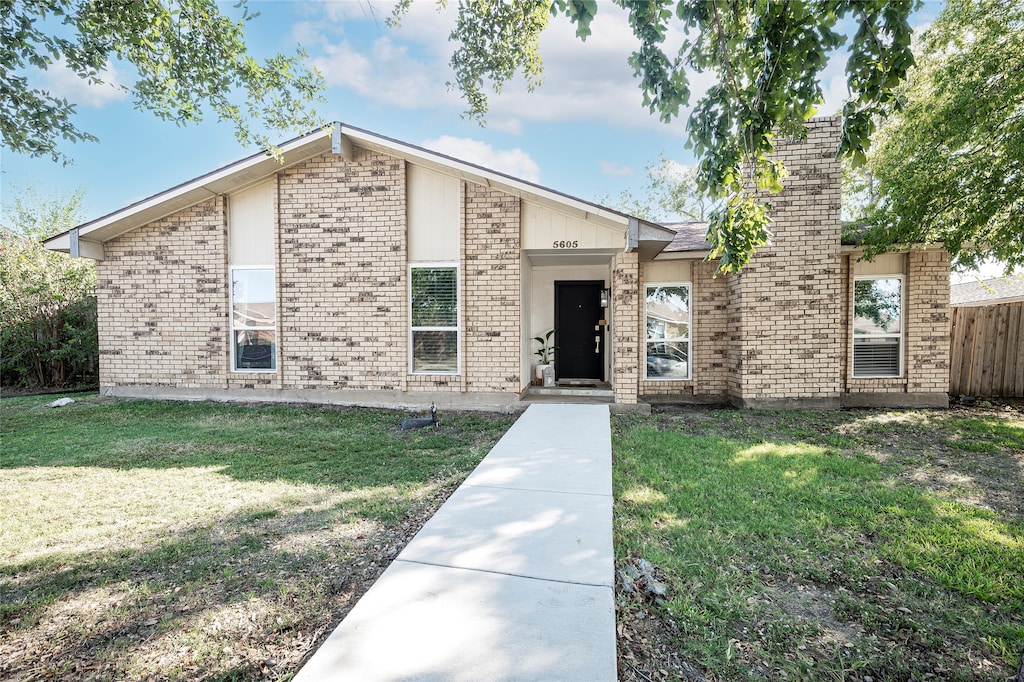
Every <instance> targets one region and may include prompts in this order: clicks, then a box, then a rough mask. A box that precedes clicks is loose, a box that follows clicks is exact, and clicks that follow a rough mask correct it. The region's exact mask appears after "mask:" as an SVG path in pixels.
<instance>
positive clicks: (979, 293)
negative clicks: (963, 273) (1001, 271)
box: [949, 275, 1024, 306]
mask: <svg viewBox="0 0 1024 682" xmlns="http://www.w3.org/2000/svg"><path fill="white" fill-rule="evenodd" d="M1015 301H1024V275H1013V276H1009V277H996V278H993V279H986V280H983V281H978V280H975V281H973V282H961V283H960V284H954V285H952V286H951V287H949V304H950V305H958V306H979V305H995V304H997V303H1013V302H1015Z"/></svg>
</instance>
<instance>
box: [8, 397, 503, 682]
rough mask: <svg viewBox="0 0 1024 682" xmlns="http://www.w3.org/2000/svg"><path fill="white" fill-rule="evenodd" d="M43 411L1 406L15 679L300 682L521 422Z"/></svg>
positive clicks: (144, 407) (145, 407)
mask: <svg viewBox="0 0 1024 682" xmlns="http://www.w3.org/2000/svg"><path fill="white" fill-rule="evenodd" d="M48 401H49V399H48V398H18V399H10V400H5V401H4V405H3V409H4V415H3V423H2V425H0V429H2V438H3V444H4V446H3V449H2V451H0V478H4V477H6V479H7V481H8V482H13V484H12V485H9V486H7V490H6V491H3V495H0V496H3V497H6V498H8V499H9V500H11V501H13V502H12V504H17V503H19V501H20V504H21V505H22V508H21V509H17V510H12V513H11V515H10V521H11V523H21V524H34V527H30V528H28V529H27V531H26V532H25V533H24V534H23V536H20V535H17V532H18V531H17V530H15V531H14V532H12V529H11V527H10V526H8V527H7V528H6V529H0V540H4V541H5V542H0V548H3V550H4V551H3V553H2V554H0V595H2V596H0V677H2V678H8V677H13V678H22V677H28V678H33V679H34V678H36V677H39V678H47V679H49V678H58V679H69V680H70V679H74V680H78V679H87V678H97V679H126V678H133V679H134V678H144V677H148V676H155V677H157V678H160V679H189V680H197V679H251V678H257V677H259V678H263V679H277V678H280V677H287V676H288V675H290V674H293V673H294V672H295V671H296V670H297V667H298V665H299V664H300V663H301V661H302V660H303V658H304V657H305V656H306V655H308V654H309V653H310V652H311V651H312V649H313V647H314V645H315V644H316V643H317V641H318V640H319V638H320V637H321V636H322V635H323V634H325V633H326V631H327V630H328V629H329V628H330V627H331V626H332V625H333V624H336V623H337V621H338V620H339V619H340V618H341V617H343V616H344V614H345V613H347V611H348V609H349V608H351V606H352V605H353V604H354V603H355V601H356V600H357V599H358V598H359V596H360V595H361V594H362V593H363V592H364V591H365V589H366V588H367V587H368V586H369V584H370V583H372V581H373V580H375V579H376V577H377V576H378V575H379V574H380V572H381V571H383V569H384V568H385V567H386V566H387V564H389V563H390V561H391V560H392V558H393V557H394V555H395V554H397V552H398V551H399V550H400V549H401V548H402V547H403V546H404V545H405V543H406V541H407V540H408V538H409V537H411V535H412V534H413V533H414V532H415V531H416V530H417V529H418V528H419V527H420V526H421V525H422V523H423V521H424V520H425V519H426V517H427V516H428V515H429V513H430V512H431V510H432V509H434V508H435V507H436V506H437V505H438V504H440V502H441V501H442V500H443V499H444V497H446V496H447V494H448V493H449V492H450V491H451V489H452V488H454V486H455V485H457V483H458V482H459V481H460V480H461V479H462V478H463V477H464V476H465V475H466V474H467V473H468V472H469V471H470V470H471V469H472V468H473V466H475V465H476V463H477V462H478V461H479V460H480V459H481V458H482V457H483V455H484V454H486V452H487V451H488V450H489V448H490V447H491V446H492V445H493V443H494V442H496V441H497V440H498V438H499V437H500V436H501V434H502V433H504V431H505V430H506V429H507V428H508V426H509V425H510V424H511V423H512V421H513V419H514V418H513V417H510V416H505V415H502V416H496V415H483V416H481V415H471V414H467V415H462V414H460V415H451V416H449V415H442V417H443V419H444V421H443V423H442V426H441V427H440V428H438V429H436V430H423V431H416V432H408V433H403V432H401V431H400V430H399V428H398V422H399V420H400V418H401V416H403V415H401V414H399V413H397V412H387V411H383V410H361V409H337V408H324V407H299V408H297V407H292V406H268V405H259V406H245V405H226V404H213V403H168V402H156V401H123V400H109V399H104V398H99V397H93V398H89V399H82V400H79V401H78V402H77V403H75V404H73V405H70V406H68V407H65V408H61V409H59V410H50V409H47V408H45V403H46V402H48ZM94 484H95V485H102V486H105V487H102V488H100V489H95V490H94V489H90V486H92V485H94ZM133 486H138V488H134V487H133ZM147 486H152V487H147ZM197 487H198V488H199V489H198V490H197V489H195V488H197ZM12 496H13V497H12ZM96 500H99V503H97V502H96ZM106 501H109V502H106ZM105 504H106V505H108V506H107V507H104V505H105ZM54 505H57V507H54ZM162 505H164V508H161V506H162ZM61 508H62V509H61ZM47 511H50V512H55V511H60V514H56V513H53V514H52V515H50V516H47ZM58 516H59V518H57V517H58ZM4 531H6V535H5V534H4ZM14 538H22V540H19V541H17V542H16V541H15V540H14ZM55 539H56V540H55ZM4 545H6V546H4Z"/></svg>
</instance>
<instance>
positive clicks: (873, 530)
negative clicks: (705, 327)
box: [614, 410, 1024, 680]
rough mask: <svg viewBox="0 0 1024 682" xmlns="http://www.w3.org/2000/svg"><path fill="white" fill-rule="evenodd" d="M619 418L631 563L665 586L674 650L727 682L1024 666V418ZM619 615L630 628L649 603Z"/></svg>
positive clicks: (955, 673)
mask: <svg viewBox="0 0 1024 682" xmlns="http://www.w3.org/2000/svg"><path fill="white" fill-rule="evenodd" d="M614 424H615V441H614V450H615V456H616V468H615V472H614V476H615V479H614V482H615V492H616V517H615V518H616V521H615V531H616V551H617V555H618V559H619V562H620V564H625V563H627V562H629V561H632V560H635V559H637V558H645V559H647V560H649V561H651V562H652V563H653V564H654V565H655V566H656V567H657V568H658V569H659V571H660V572H661V573H663V574H664V576H665V579H666V581H667V582H668V584H669V586H670V592H669V598H668V599H667V600H666V601H665V602H664V603H663V604H661V605H659V606H656V607H654V608H653V611H654V615H655V616H656V617H658V618H660V619H662V622H663V623H665V624H666V625H665V627H664V628H663V632H667V633H670V634H669V635H666V636H668V637H669V638H670V640H671V641H670V642H668V643H667V644H668V646H669V648H673V649H675V650H676V651H678V652H680V653H681V654H682V655H683V656H684V657H685V658H686V659H688V660H689V661H692V662H694V663H696V664H697V665H698V666H699V667H700V668H702V669H703V670H704V671H705V673H706V674H708V675H710V676H711V677H712V679H730V680H731V679H736V680H740V679H764V678H766V677H767V678H789V679H835V680H842V679H849V678H850V677H852V676H861V675H871V676H872V677H873V678H874V679H876V680H888V679H924V678H925V675H926V674H931V675H936V676H937V677H938V678H939V679H991V680H1004V679H1007V678H1008V677H1009V675H1010V674H1011V673H1012V670H1013V669H1015V666H1016V663H1017V661H1018V660H1019V657H1020V656H1021V651H1022V650H1024V500H1021V499H1020V496H1021V491H1022V490H1024V475H1022V474H1024V419H1022V418H1021V416H1020V415H1019V414H1016V413H1009V414H1006V415H996V416H992V415H991V414H987V415H985V416H984V417H964V416H963V415H962V414H960V415H958V416H954V415H951V414H949V415H947V414H945V413H938V412H906V413H885V412H871V411H861V412H841V413H807V412H782V413H774V412H773V413H764V412H753V411H744V412H737V411H732V410H693V411H686V410H677V411H676V412H675V413H669V414H663V415H655V416H653V417H650V418H625V417H620V418H617V419H616V421H615V422H614ZM961 442H969V443H971V447H967V448H965V447H960V446H959V445H957V444H958V443H961ZM978 453H983V454H978ZM982 460H986V461H982ZM619 606H620V608H619V618H620V624H622V625H625V626H627V627H630V626H632V625H635V623H634V620H635V618H636V616H638V615H644V614H645V613H646V612H647V610H648V608H649V605H648V604H642V603H638V602H637V601H636V598H633V601H628V600H625V599H624V600H622V601H620V605H619ZM858 679H859V678H858Z"/></svg>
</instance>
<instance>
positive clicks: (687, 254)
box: [654, 251, 711, 260]
mask: <svg viewBox="0 0 1024 682" xmlns="http://www.w3.org/2000/svg"><path fill="white" fill-rule="evenodd" d="M709 253H711V252H710V251H668V252H665V251H662V252H661V253H659V254H658V255H657V256H655V257H654V260H704V259H705V258H707V257H708V254H709Z"/></svg>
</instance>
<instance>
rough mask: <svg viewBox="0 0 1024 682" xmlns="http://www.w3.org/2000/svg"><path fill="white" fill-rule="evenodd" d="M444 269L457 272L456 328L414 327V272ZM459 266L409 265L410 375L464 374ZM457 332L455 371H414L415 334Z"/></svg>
mask: <svg viewBox="0 0 1024 682" xmlns="http://www.w3.org/2000/svg"><path fill="white" fill-rule="evenodd" d="M425 268H432V269H437V270H439V269H442V268H453V269H454V270H455V326H454V327H414V326H413V324H412V271H413V270H417V269H425ZM460 275H461V272H460V268H459V264H458V263H457V262H453V261H436V262H435V261H417V262H415V263H409V284H408V286H407V287H406V298H407V300H408V302H409V303H408V306H407V307H408V313H409V317H408V323H409V336H408V339H409V357H408V360H409V374H414V375H416V376H449V377H450V376H459V375H461V374H462V279H461V277H460ZM452 331H453V332H455V370H454V371H436V370H430V371H424V370H419V371H416V370H414V369H413V357H412V356H413V352H414V347H413V332H452Z"/></svg>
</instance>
